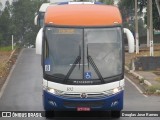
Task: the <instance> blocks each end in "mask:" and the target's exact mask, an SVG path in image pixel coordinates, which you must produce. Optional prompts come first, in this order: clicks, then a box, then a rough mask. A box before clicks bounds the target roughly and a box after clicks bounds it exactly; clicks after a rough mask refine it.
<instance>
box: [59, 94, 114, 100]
mask: <svg viewBox="0 0 160 120" xmlns="http://www.w3.org/2000/svg"><path fill="white" fill-rule="evenodd" d="M110 95H111V94H110ZM61 96H63V97H65V98H81V97H80V93H66V94H63V95H61ZM106 96H109V94H108V95H106V94H103V93H88V94H87V98H95V99H96V98H104V97H106Z"/></svg>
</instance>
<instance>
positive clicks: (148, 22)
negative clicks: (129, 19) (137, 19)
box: [147, 0, 150, 47]
mask: <svg viewBox="0 0 160 120" xmlns="http://www.w3.org/2000/svg"><path fill="white" fill-rule="evenodd" d="M149 1H150V0H147V47H149V46H150V21H149V20H150V9H149Z"/></svg>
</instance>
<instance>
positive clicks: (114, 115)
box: [111, 111, 121, 118]
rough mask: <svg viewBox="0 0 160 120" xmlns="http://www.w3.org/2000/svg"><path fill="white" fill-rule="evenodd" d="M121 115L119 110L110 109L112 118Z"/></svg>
mask: <svg viewBox="0 0 160 120" xmlns="http://www.w3.org/2000/svg"><path fill="white" fill-rule="evenodd" d="M120 116H121V111H111V117H112V118H119V117H120Z"/></svg>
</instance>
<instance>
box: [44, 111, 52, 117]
mask: <svg viewBox="0 0 160 120" xmlns="http://www.w3.org/2000/svg"><path fill="white" fill-rule="evenodd" d="M45 117H46V118H53V117H54V111H45Z"/></svg>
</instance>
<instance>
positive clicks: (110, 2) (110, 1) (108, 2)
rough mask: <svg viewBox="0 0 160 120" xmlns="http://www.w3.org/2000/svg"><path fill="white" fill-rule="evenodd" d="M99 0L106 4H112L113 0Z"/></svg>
mask: <svg viewBox="0 0 160 120" xmlns="http://www.w3.org/2000/svg"><path fill="white" fill-rule="evenodd" d="M99 1H100V2H102V3H104V4H107V5H113V4H114V0H99Z"/></svg>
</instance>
